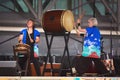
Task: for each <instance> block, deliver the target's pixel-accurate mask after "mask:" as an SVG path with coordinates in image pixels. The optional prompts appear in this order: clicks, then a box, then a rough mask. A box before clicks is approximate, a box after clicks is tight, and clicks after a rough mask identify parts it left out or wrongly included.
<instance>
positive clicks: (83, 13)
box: [74, 11, 85, 32]
mask: <svg viewBox="0 0 120 80" xmlns="http://www.w3.org/2000/svg"><path fill="white" fill-rule="evenodd" d="M84 15H85V11H83V12H82V14H81V15H79V20H80V22H81V19H82V18H83V16H84ZM77 26H78V25H77ZM74 28H75V30H76V32H77V27H76V26H74Z"/></svg>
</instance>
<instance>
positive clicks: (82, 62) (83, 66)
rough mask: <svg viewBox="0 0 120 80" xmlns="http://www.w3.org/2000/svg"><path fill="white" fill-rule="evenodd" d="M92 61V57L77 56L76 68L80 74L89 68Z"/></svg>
mask: <svg viewBox="0 0 120 80" xmlns="http://www.w3.org/2000/svg"><path fill="white" fill-rule="evenodd" d="M90 63H91V60H90V58H86V57H82V56H80V57H77V56H76V59H75V69H76V71H77V72H78V74H79V75H80V76H81V75H82V74H83V73H85V72H86V71H87V70H88V68H89V65H90Z"/></svg>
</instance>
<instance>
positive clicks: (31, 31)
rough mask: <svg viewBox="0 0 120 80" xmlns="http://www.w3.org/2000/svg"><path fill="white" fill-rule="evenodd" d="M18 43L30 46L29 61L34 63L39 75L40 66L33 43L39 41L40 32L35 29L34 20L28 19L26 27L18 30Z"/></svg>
mask: <svg viewBox="0 0 120 80" xmlns="http://www.w3.org/2000/svg"><path fill="white" fill-rule="evenodd" d="M18 41H19V43H23V44H28V45H29V46H30V47H31V49H30V50H31V51H30V61H31V62H32V63H34V66H35V70H36V73H37V75H38V76H40V66H39V62H38V58H35V55H34V45H35V44H37V43H38V42H40V32H39V31H38V30H36V29H35V26H34V20H33V19H29V20H28V21H27V28H25V29H23V30H22V31H21V32H20V35H19V38H18Z"/></svg>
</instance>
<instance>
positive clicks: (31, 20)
mask: <svg viewBox="0 0 120 80" xmlns="http://www.w3.org/2000/svg"><path fill="white" fill-rule="evenodd" d="M28 21H32V22H33V23H35V21H34V20H33V19H28V20H27V22H28Z"/></svg>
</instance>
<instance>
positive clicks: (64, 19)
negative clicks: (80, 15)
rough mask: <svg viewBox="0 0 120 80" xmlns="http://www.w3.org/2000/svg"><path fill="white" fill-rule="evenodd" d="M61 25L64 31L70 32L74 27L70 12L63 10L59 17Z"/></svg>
mask: <svg viewBox="0 0 120 80" xmlns="http://www.w3.org/2000/svg"><path fill="white" fill-rule="evenodd" d="M61 24H62V25H63V27H64V29H65V30H66V31H68V32H70V31H71V30H72V29H73V26H74V16H73V14H72V12H71V11H70V10H65V11H64V12H63V14H62V16H61Z"/></svg>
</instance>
